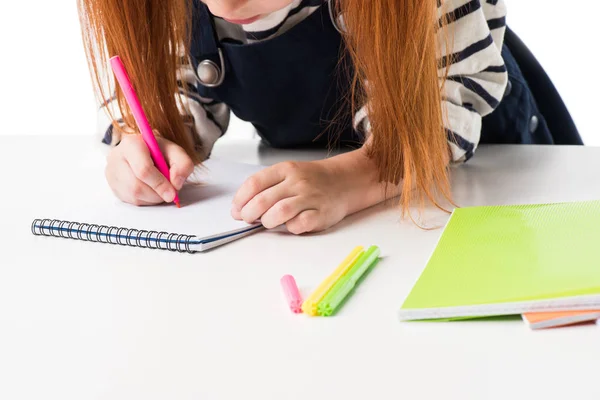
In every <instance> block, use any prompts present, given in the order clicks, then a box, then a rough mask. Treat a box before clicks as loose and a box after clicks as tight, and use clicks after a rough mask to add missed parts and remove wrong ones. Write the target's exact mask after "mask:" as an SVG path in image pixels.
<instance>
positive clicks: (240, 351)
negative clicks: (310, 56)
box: [0, 136, 600, 400]
mask: <svg viewBox="0 0 600 400" xmlns="http://www.w3.org/2000/svg"><path fill="white" fill-rule="evenodd" d="M257 148H258V146H257V144H256V143H255V142H251V141H239V142H236V141H229V142H226V143H223V144H222V145H219V146H218V147H217V149H216V150H215V152H214V157H215V158H226V159H231V160H235V161H243V162H251V163H257V162H260V163H264V164H270V163H273V162H276V161H280V160H284V159H310V158H314V157H319V156H320V155H321V154H320V153H319V152H293V151H290V152H277V151H272V150H264V149H263V150H262V151H258V150H257ZM103 162H104V159H103V156H102V155H101V153H100V152H99V150H98V145H97V144H96V143H93V142H92V140H91V139H90V138H87V137H86V138H81V137H35V136H30V137H16V136H4V137H0V171H1V172H0V174H2V175H1V176H2V179H1V181H0V182H1V184H2V190H1V194H2V195H1V196H0V213H1V215H0V224H1V227H0V399H7V400H8V399H61V400H66V399H112V400H117V399H127V400H130V399H178V400H183V399H208V400H213V399H235V400H241V399H411V400H412V399H421V398H431V399H434V398H435V399H461V400H464V399H507V398H530V399H531V398H533V399H537V398H557V399H558V398H573V397H575V396H574V395H575V394H578V395H581V398H590V399H591V398H599V396H600V387H599V385H598V383H597V382H598V365H599V364H600V329H599V328H598V327H596V326H595V325H588V326H580V327H576V328H566V329H558V330H549V331H540V332H533V331H530V330H529V329H528V328H527V327H526V326H525V325H524V324H523V323H522V322H521V321H520V320H518V319H509V320H505V321H470V322H455V323H415V322H411V323H400V322H399V321H398V319H397V315H396V313H397V310H398V308H399V307H400V305H401V304H402V302H403V300H404V298H405V296H406V295H407V294H408V292H409V291H410V289H411V287H412V285H413V283H414V282H415V280H416V279H417V278H418V276H419V274H420V272H421V271H422V269H423V267H424V266H425V264H426V262H427V259H428V257H429V255H430V253H431V252H432V250H433V248H434V246H435V244H436V241H437V239H438V238H439V236H440V234H441V230H439V229H438V230H431V231H425V230H421V229H420V228H418V227H416V226H414V225H413V224H412V223H410V222H409V221H404V222H403V221H400V220H399V215H398V210H397V209H396V208H394V207H393V206H377V207H374V208H372V209H369V210H366V211H364V212H361V213H358V214H356V215H354V216H351V217H350V218H348V219H346V220H345V221H343V222H342V223H341V224H339V225H338V226H337V227H335V228H334V229H331V230H330V231H328V232H325V233H322V234H316V235H307V236H300V237H295V236H292V235H286V234H282V233H277V232H263V233H260V234H257V235H253V236H251V237H249V238H246V239H243V240H240V241H237V242H235V243H231V244H229V245H227V246H224V247H222V248H220V249H217V250H215V251H212V252H209V253H206V254H196V255H187V254H178V253H171V252H166V251H156V250H146V249H135V248H128V247H121V246H111V245H105V244H97V243H83V242H78V241H73V240H64V239H55V238H38V237H34V236H33V235H32V234H31V233H30V224H31V220H32V218H33V217H36V216H39V215H37V214H36V209H39V208H40V204H45V205H46V206H48V205H52V204H58V202H61V201H64V199H63V198H62V197H63V196H61V188H63V187H65V185H78V186H79V187H80V188H81V190H90V191H91V192H90V195H93V193H94V191H98V190H106V189H105V187H104V186H102V185H98V182H99V181H101V180H103V177H101V176H99V175H100V174H98V172H97V171H101V169H99V168H98V167H99V166H100V165H102V164H103ZM599 171H600V148H583V147H574V148H568V147H525V146H499V147H483V148H481V149H480V150H479V151H478V152H477V154H476V156H475V158H474V159H473V160H472V161H471V162H469V163H468V164H467V165H464V166H461V167H460V168H458V169H455V170H454V178H453V179H454V188H455V190H454V191H455V196H456V201H457V202H458V204H459V205H462V206H465V205H484V204H510V203H536V202H553V201H568V200H586V199H598V198H600V172H599ZM93 174H95V176H91V175H93ZM427 215H428V217H429V219H428V220H427V222H428V223H430V224H434V223H438V224H443V223H444V222H445V221H446V220H447V216H445V215H444V214H442V213H440V212H431V213H428V214H427ZM41 217H43V216H41ZM358 244H362V245H365V246H366V245H370V244H377V245H379V246H380V247H381V249H382V253H383V260H382V261H381V262H380V263H379V264H378V266H377V267H376V269H375V270H373V271H372V273H371V274H370V275H369V276H368V277H367V279H365V281H364V282H363V284H362V285H361V286H360V288H359V289H358V291H357V292H356V294H355V295H354V296H353V297H352V298H351V299H350V301H348V302H347V303H346V305H345V306H344V308H343V309H342V310H341V312H339V313H338V315H337V316H335V317H332V318H309V317H306V316H304V315H300V316H298V315H293V314H291V313H290V312H289V310H288V309H287V308H286V307H285V305H284V302H283V300H282V295H281V291H280V286H279V279H280V277H281V276H282V275H284V274H286V273H290V274H293V275H294V276H295V277H296V279H297V281H298V283H299V286H300V288H301V291H302V292H303V293H304V294H305V295H306V294H308V293H309V292H310V291H311V289H312V288H314V287H315V286H316V285H317V284H318V283H320V282H321V280H322V279H323V278H324V277H325V276H326V275H328V274H329V273H330V272H331V271H332V270H333V268H335V266H336V265H337V264H338V263H339V261H341V259H342V258H343V257H344V256H345V255H346V254H347V253H348V252H349V251H350V250H351V249H352V248H353V247H354V246H356V245H358ZM568 267H569V266H568V265H565V268H568ZM599 268H600V266H599Z"/></svg>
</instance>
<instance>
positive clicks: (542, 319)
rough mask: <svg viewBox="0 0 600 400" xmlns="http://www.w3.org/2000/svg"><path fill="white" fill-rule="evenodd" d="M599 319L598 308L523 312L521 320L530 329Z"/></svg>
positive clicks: (599, 312)
mask: <svg viewBox="0 0 600 400" xmlns="http://www.w3.org/2000/svg"><path fill="white" fill-rule="evenodd" d="M597 319H600V310H589V311H556V312H532V313H525V314H523V320H524V321H525V322H526V323H528V324H529V326H530V327H531V328H532V329H543V328H553V327H558V326H565V325H572V324H578V323H581V322H588V321H595V320H597Z"/></svg>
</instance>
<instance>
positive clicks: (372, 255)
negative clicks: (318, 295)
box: [317, 246, 381, 317]
mask: <svg viewBox="0 0 600 400" xmlns="http://www.w3.org/2000/svg"><path fill="white" fill-rule="evenodd" d="M380 253H381V251H380V250H379V247H377V246H371V247H369V249H368V250H367V251H365V252H364V253H363V254H362V256H360V257H359V259H358V260H356V263H355V264H354V266H353V267H352V269H351V270H350V271H348V273H347V274H346V275H344V276H343V277H342V279H340V280H339V281H338V282H337V283H336V284H335V286H334V287H332V288H331V290H330V291H329V293H327V295H326V296H325V297H324V298H323V300H321V302H320V303H319V305H318V306H317V310H318V313H319V315H322V316H324V317H328V316H330V315H332V314H333V313H334V311H335V310H336V309H337V308H338V307H339V306H340V304H342V302H343V301H344V299H346V297H348V295H349V294H350V292H351V291H352V289H354V287H355V286H356V283H357V282H358V281H359V280H360V278H361V277H362V276H363V275H364V274H365V272H367V271H368V270H369V268H370V267H371V265H373V263H374V262H375V261H376V260H377V259H378V258H379V254H380Z"/></svg>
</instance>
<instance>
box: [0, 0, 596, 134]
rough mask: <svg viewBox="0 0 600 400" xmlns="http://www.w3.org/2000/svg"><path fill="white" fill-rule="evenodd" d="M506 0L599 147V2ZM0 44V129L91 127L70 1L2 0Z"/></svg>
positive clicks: (91, 105)
mask: <svg viewBox="0 0 600 400" xmlns="http://www.w3.org/2000/svg"><path fill="white" fill-rule="evenodd" d="M507 3H508V7H509V18H508V23H509V25H510V26H511V27H512V28H513V30H515V31H516V32H517V34H518V35H519V36H521V38H522V39H523V40H524V41H525V43H526V44H527V45H528V46H529V47H530V48H531V49H532V51H533V52H534V54H535V55H536V56H537V58H538V59H539V60H540V62H541V63H542V65H543V66H544V68H545V69H546V70H547V72H548V74H549V75H550V77H551V78H552V79H553V80H554V83H555V84H556V86H557V88H558V90H559V92H560V93H561V94H562V96H563V98H564V100H565V102H566V103H567V107H568V108H569V109H570V111H571V113H572V115H573V118H574V119H575V122H576V124H577V126H578V128H579V130H580V133H581V135H582V136H583V139H584V141H585V142H586V144H588V145H599V144H600V136H599V135H598V134H597V128H596V116H597V113H598V111H597V110H596V104H598V102H597V97H598V94H599V93H600V82H599V80H598V78H597V76H598V74H597V68H598V65H599V64H598V62H597V61H598V51H597V49H596V46H595V43H596V42H597V40H596V36H597V32H596V30H595V29H594V27H595V26H596V24H597V18H598V17H597V15H598V9H599V8H600V6H598V5H597V3H596V2H593V1H592V0H575V1H573V2H570V3H567V2H564V1H557V0H507ZM575 4H576V5H577V6H575ZM0 49H1V51H2V61H1V62H0V91H1V92H0V95H1V96H2V97H1V100H0V102H1V104H0V115H1V116H2V125H1V127H0V134H60V133H62V134H74V135H86V134H93V133H94V132H95V129H96V114H95V101H94V97H93V94H92V89H91V84H90V79H89V74H88V71H87V66H86V62H85V57H84V53H83V47H82V44H81V36H80V32H79V22H78V18H77V10H76V2H75V1H73V0H71V1H65V0H61V1H49V0H45V1H42V0H28V1H5V2H3V4H2V5H1V6H0Z"/></svg>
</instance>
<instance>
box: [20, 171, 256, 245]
mask: <svg viewBox="0 0 600 400" xmlns="http://www.w3.org/2000/svg"><path fill="white" fill-rule="evenodd" d="M261 168H262V167H260V166H254V165H248V164H238V163H230V162H225V161H219V160H208V161H207V162H206V163H205V164H204V166H203V168H201V169H199V170H198V171H197V173H196V174H195V176H196V179H197V180H198V182H199V184H197V185H186V186H184V188H183V189H182V190H181V191H180V193H179V197H180V199H181V203H182V207H181V208H177V207H175V206H174V205H173V204H162V205H159V206H152V207H136V206H133V205H130V204H125V203H122V202H120V201H118V200H117V199H115V198H114V196H113V195H112V193H110V191H109V190H95V192H97V191H98V192H100V193H99V194H98V195H96V194H95V195H94V196H89V195H86V194H85V193H83V192H85V189H83V190H82V189H81V188H74V189H73V190H72V192H68V193H65V194H64V195H65V198H68V199H69V201H68V204H66V206H65V207H64V208H62V209H56V208H55V207H52V208H50V209H48V208H47V209H44V210H39V211H37V210H36V211H37V212H39V213H41V214H42V215H40V217H41V218H36V219H34V221H33V223H32V225H31V231H32V233H33V234H34V235H37V236H53V237H56V238H67V239H77V240H84V241H91V242H100V243H108V244H118V245H124V246H133V247H145V248H154V249H163V250H171V251H179V252H190V253H194V252H201V251H205V250H208V249H211V248H214V247H217V246H220V245H223V244H226V243H229V242H232V241H234V240H237V239H240V238H242V237H245V236H248V235H250V234H253V233H255V232H257V231H259V230H261V228H262V225H260V224H258V223H257V224H251V225H249V224H246V223H244V222H241V221H236V220H234V219H233V218H232V217H231V214H230V210H231V201H232V199H233V196H234V195H235V192H236V191H237V189H238V188H239V187H240V185H241V184H242V183H243V182H244V180H245V179H246V178H248V177H249V176H251V175H252V174H254V173H256V172H258V171H259V170H260V169H261ZM98 184H99V185H100V184H102V182H98ZM77 189H78V190H77ZM54 204H55V203H54Z"/></svg>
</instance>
